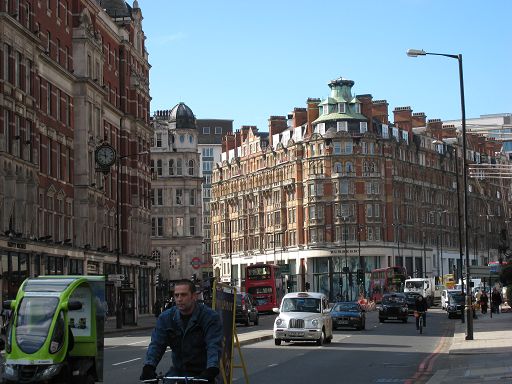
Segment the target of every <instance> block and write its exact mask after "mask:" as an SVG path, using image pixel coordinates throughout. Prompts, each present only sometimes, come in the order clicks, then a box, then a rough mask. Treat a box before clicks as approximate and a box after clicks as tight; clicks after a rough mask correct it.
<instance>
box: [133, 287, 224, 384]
mask: <svg viewBox="0 0 512 384" xmlns="http://www.w3.org/2000/svg"><path fill="white" fill-rule="evenodd" d="M174 288H175V290H174V298H175V299H176V305H175V306H173V307H171V308H170V309H168V310H165V311H163V312H162V313H161V314H160V316H159V317H158V320H157V324H156V327H155V329H154V330H153V333H152V335H151V342H150V343H149V346H148V350H147V352H146V358H145V360H144V367H143V368H142V374H141V376H140V379H141V380H151V379H155V378H156V367H157V366H158V363H159V362H160V360H161V359H162V356H163V355H164V353H165V350H166V349H167V347H168V346H169V347H171V350H172V356H171V358H172V367H171V368H170V369H169V371H168V372H167V374H166V376H187V377H195V378H201V379H206V380H208V383H214V382H215V378H216V377H217V375H218V374H219V372H220V371H219V367H220V355H221V351H222V338H223V330H222V324H221V321H220V316H219V314H218V313H217V312H215V311H214V310H213V309H211V308H209V307H207V306H206V305H204V304H201V303H198V302H197V292H196V286H195V284H194V283H193V282H192V281H190V280H180V281H178V282H176V284H175V287H174Z"/></svg>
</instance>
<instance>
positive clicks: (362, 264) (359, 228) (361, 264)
mask: <svg viewBox="0 0 512 384" xmlns="http://www.w3.org/2000/svg"><path fill="white" fill-rule="evenodd" d="M363 229H364V224H358V225H357V245H358V255H359V270H361V271H362V272H361V273H362V274H363V276H362V282H361V284H362V286H363V295H364V297H366V282H365V272H366V271H365V270H366V263H365V260H364V258H362V257H361V231H362V230H363ZM357 277H359V274H358V275H357ZM360 293H361V292H360Z"/></svg>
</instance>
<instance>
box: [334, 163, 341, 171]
mask: <svg viewBox="0 0 512 384" xmlns="http://www.w3.org/2000/svg"><path fill="white" fill-rule="evenodd" d="M334 172H335V173H343V164H341V163H334Z"/></svg>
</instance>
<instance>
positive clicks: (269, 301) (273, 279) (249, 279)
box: [245, 264, 283, 312]
mask: <svg viewBox="0 0 512 384" xmlns="http://www.w3.org/2000/svg"><path fill="white" fill-rule="evenodd" d="M245 291H246V292H247V293H249V294H251V295H252V297H253V298H254V299H255V301H256V308H258V311H259V312H272V308H278V307H279V306H280V305H281V299H282V297H283V281H282V279H281V276H280V273H279V266H278V265H275V264H252V265H248V266H247V267H246V269H245Z"/></svg>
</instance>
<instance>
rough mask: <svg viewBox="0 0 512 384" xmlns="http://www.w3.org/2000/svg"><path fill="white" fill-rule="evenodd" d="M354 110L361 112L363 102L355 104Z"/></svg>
mask: <svg viewBox="0 0 512 384" xmlns="http://www.w3.org/2000/svg"><path fill="white" fill-rule="evenodd" d="M354 112H355V113H361V104H359V103H355V104H354Z"/></svg>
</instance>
